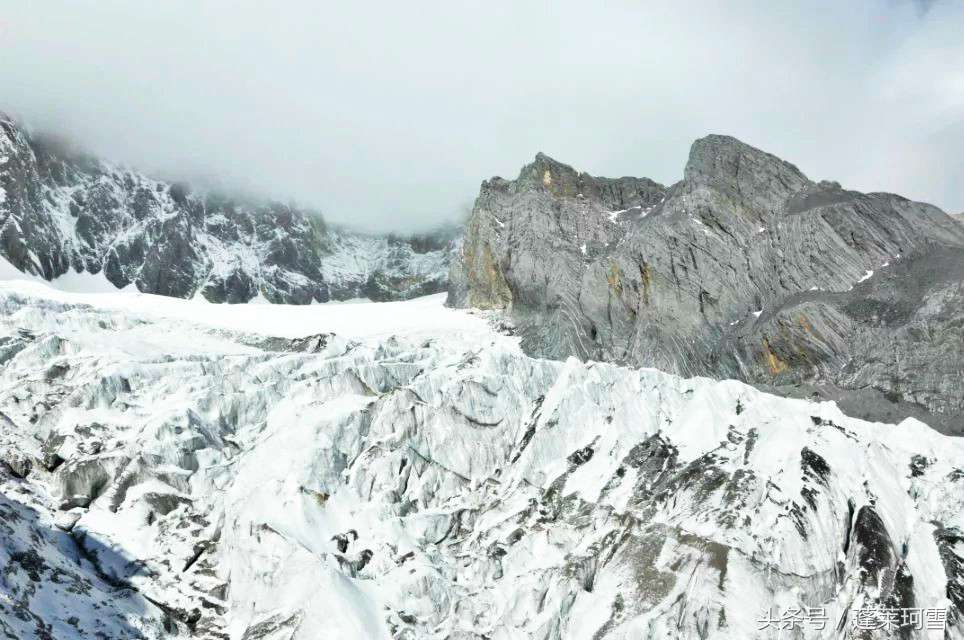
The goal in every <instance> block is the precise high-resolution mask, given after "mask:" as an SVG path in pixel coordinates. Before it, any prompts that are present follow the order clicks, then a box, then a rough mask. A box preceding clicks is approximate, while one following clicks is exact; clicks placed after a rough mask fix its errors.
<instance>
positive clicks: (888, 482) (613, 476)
mask: <svg viewBox="0 0 964 640" xmlns="http://www.w3.org/2000/svg"><path fill="white" fill-rule="evenodd" d="M497 322H498V317H497V316H493V315H487V314H484V313H481V312H476V313H470V312H466V311H458V310H451V309H446V308H444V307H443V306H442V297H440V296H430V297H427V298H419V299H416V300H412V301H408V302H398V303H384V304H325V305H312V306H302V307H286V306H282V305H233V306H227V305H215V304H209V303H205V302H200V301H188V300H177V299H171V298H163V297H159V296H149V295H144V294H134V293H75V292H62V291H56V290H52V289H50V288H49V287H46V286H45V285H43V284H40V283H24V282H4V283H0V366H2V368H0V412H2V417H0V459H3V460H5V461H6V465H0V469H2V470H0V481H2V485H0V486H2V491H0V493H2V498H0V539H2V543H3V544H2V545H0V556H3V557H2V559H3V560H5V561H6V565H5V566H7V567H8V568H7V569H6V570H5V571H4V572H2V574H0V632H5V633H6V634H7V635H8V636H10V637H17V638H21V637H22V638H28V637H38V638H43V637H55V638H58V639H59V638H74V637H76V638H83V637H94V634H95V633H97V632H100V633H102V634H103V636H104V637H110V638H126V637H129V638H133V637H147V638H167V637H175V636H176V635H177V634H180V635H181V636H183V635H186V634H190V635H192V637H199V638H232V639H236V640H237V639H244V640H255V639H262V640H263V639H272V640H282V639H284V640H296V639H307V638H311V639H315V638H319V637H324V638H406V639H416V638H418V639H421V638H439V639H441V638H478V639H481V638H490V639H493V640H495V639H499V640H507V639H516V638H519V639H522V638H547V639H551V638H627V639H628V638H700V637H703V638H734V639H737V638H739V639H741V640H745V639H747V638H772V637H778V635H777V634H776V633H775V632H774V631H772V630H763V631H758V630H757V627H758V624H757V618H758V617H759V615H760V612H761V610H762V609H764V608H767V607H772V608H774V609H783V610H785V609H787V608H789V607H791V606H809V607H822V608H825V610H826V613H827V616H828V618H829V624H828V627H827V629H826V630H822V631H818V630H814V629H810V628H803V629H800V630H798V631H797V632H796V635H787V634H784V635H782V636H779V637H798V638H827V637H837V638H845V637H851V635H850V634H851V631H852V625H853V622H854V619H855V615H856V614H855V612H856V611H857V610H858V609H860V608H863V607H866V606H870V605H875V604H882V605H884V606H887V607H896V608H908V607H920V608H940V609H941V610H947V611H948V612H949V613H948V616H949V631H948V635H947V637H949V638H961V637H962V634H964V626H962V622H961V618H960V613H959V612H960V607H961V602H960V599H959V598H960V594H961V588H962V586H964V575H962V569H961V568H962V567H964V559H962V557H964V546H962V543H961V531H962V529H964V491H962V483H964V471H962V469H961V466H962V460H964V444H962V442H961V441H960V440H958V439H954V438H950V437H947V436H942V435H940V434H938V433H936V432H935V431H933V430H931V429H929V428H928V427H926V426H925V425H923V424H921V423H919V422H916V421H914V420H906V421H904V422H903V423H901V424H899V425H885V424H875V423H868V422H863V421H860V420H855V419H851V418H848V417H847V416H844V415H842V414H841V412H840V411H839V410H838V409H837V408H836V406H834V405H833V404H831V403H811V402H806V401H802V400H789V399H783V398H777V397H774V396H770V395H767V394H764V393H761V392H759V391H757V390H755V389H753V388H751V387H748V386H746V385H743V384H741V383H737V382H734V381H723V382H717V381H713V380H709V379H704V378H693V379H684V378H679V377H676V376H672V375H667V374H663V373H660V372H658V371H655V370H648V369H638V370H634V369H629V368H624V367H618V366H614V365H609V364H601V363H592V362H590V363H580V362H578V361H576V360H569V361H566V362H555V361H547V360H539V359H533V358H530V357H527V356H525V355H524V354H523V353H522V352H521V351H520V349H519V346H518V342H517V339H516V338H514V337H512V336H509V335H504V334H502V333H500V332H498V331H496V330H494V329H493V328H492V327H493V326H494V325H495V324H496V323H497ZM28 467H29V469H28ZM18 476H26V477H25V478H20V477H18ZM4 554H5V555H4ZM14 556H15V557H14ZM71 585H74V586H71ZM838 625H839V626H838ZM44 634H47V635H44ZM927 634H928V632H927V631H920V632H918V631H913V630H908V635H906V636H904V637H911V638H923V637H928V638H940V637H944V635H943V632H938V631H932V632H930V635H927ZM867 637H896V636H893V635H891V634H884V633H883V632H881V633H878V634H877V635H868V636H867Z"/></svg>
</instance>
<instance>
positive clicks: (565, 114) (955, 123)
mask: <svg viewBox="0 0 964 640" xmlns="http://www.w3.org/2000/svg"><path fill="white" fill-rule="evenodd" d="M655 4H656V3H645V6H643V5H644V3H638V2H630V1H628V0H624V1H621V0H613V1H611V2H605V3H586V2H575V1H569V0H553V1H552V2H535V1H532V2H529V1H527V0H526V1H521V2H501V1H496V2H492V1H487V2H476V1H468V2H456V3H439V2H423V1H421V0H413V1H411V2H406V3H388V2H369V3H353V6H349V3H337V2H327V1H326V2H307V1H300V0H299V1H289V2H286V3H278V4H277V5H266V4H264V3H256V2H230V3H229V2H210V1H203V2H187V1H182V0H173V1H168V2H164V3H151V4H146V3H129V2H121V1H119V0H101V1H99V2H93V1H87V2H75V1H66V0H64V1H62V2H60V1H55V0H50V1H48V2H45V3H43V4H42V5H41V4H38V3H21V2H17V3H14V2H12V1H11V2H0V7H2V9H0V48H2V49H0V50H2V51H3V55H2V56H0V86H2V87H3V89H4V90H3V97H2V99H0V100H2V101H0V109H4V110H7V111H9V112H12V113H14V114H15V115H18V116H20V117H21V118H23V119H24V120H26V121H27V122H28V123H30V124H31V125H33V126H35V127H37V128H40V129H45V130H50V131H53V132H55V133H58V134H61V135H65V136H68V137H69V139H71V140H73V141H76V143H77V144H80V145H82V146H84V147H86V148H88V149H90V150H91V151H92V152H94V153H96V154H98V155H101V156H104V157H107V158H111V159H114V160H117V161H119V162H123V163H127V164H132V165H135V166H138V167H141V168H143V169H144V170H146V171H149V172H152V173H155V174H158V175H161V176H163V177H168V178H171V179H177V180H189V181H192V182H195V183H200V184H202V185H213V186H217V187H220V188H222V189H228V190H243V191H245V192H254V193H259V194H264V195H268V196H271V197H277V198H281V199H284V200H289V199H294V200H297V201H299V202H302V203H304V204H306V205H310V206H312V207H317V208H319V209H321V210H322V211H323V212H324V213H325V215H326V216H327V217H328V218H329V219H331V220H334V221H338V222H344V223H353V224H356V225H359V226H362V227H366V228H370V229H394V230H411V229H418V228H424V227H426V226H430V225H433V224H436V223H439V222H443V221H446V220H451V219H454V218H456V217H458V216H460V215H461V214H462V212H463V210H464V208H465V206H466V203H468V202H471V200H472V199H473V198H474V196H475V193H476V191H477V189H478V184H479V182H480V181H481V180H482V179H484V178H487V177H489V176H492V175H496V174H499V175H504V176H514V175H515V174H516V173H517V172H518V169H519V167H521V166H522V165H523V164H525V163H526V162H527V161H528V160H529V159H531V158H532V156H534V154H535V153H536V152H537V151H544V152H546V153H548V154H550V155H552V156H554V157H556V158H557V159H559V160H562V161H564V162H568V163H570V164H573V165H575V166H577V167H578V168H580V169H584V170H587V171H590V172H591V173H595V174H598V175H645V176H649V177H652V178H654V179H656V180H659V181H661V182H664V183H671V182H674V181H675V180H678V179H679V177H680V176H681V175H682V167H683V164H684V163H685V159H686V154H687V151H688V148H689V145H690V143H691V142H692V140H693V139H695V138H697V137H700V136H702V135H705V134H706V133H709V132H715V133H728V134H731V135H735V136H737V137H740V138H742V139H744V140H745V141H747V142H749V143H751V144H754V145H756V146H759V147H762V148H764V149H766V150H768V151H771V152H773V153H776V154H777V155H780V156H781V157H784V158H786V159H788V160H790V161H792V162H795V163H796V164H797V165H798V166H800V167H801V169H803V170H804V171H805V172H806V173H808V175H810V176H811V177H813V178H833V179H837V180H840V181H841V182H842V183H844V184H845V185H847V186H849V187H853V188H858V189H862V190H888V191H896V192H898V193H903V194H904V195H907V196H909V197H913V198H917V199H922V200H927V201H931V202H934V203H935V204H938V205H940V206H942V207H944V208H946V209H949V210H954V211H956V210H964V181H962V180H961V179H960V176H961V175H964V67H962V65H961V64H960V61H961V60H964V44H962V43H961V39H960V33H962V32H964V6H962V5H961V3H958V2H952V1H941V0H936V1H931V2H919V1H918V2H914V1H908V2H900V1H898V0H878V1H873V2H872V1H869V0H868V1H865V2H829V1H827V2H824V1H814V2H808V3H773V2H765V1H762V0H761V1H751V0H742V1H740V0H738V1H737V2H732V3H725V4H726V8H725V9H724V8H722V7H721V6H720V5H722V4H724V3H717V2H690V3H676V4H679V5H685V8H679V7H676V8H669V7H668V6H664V7H654V6H651V5H655ZM804 5H806V6H804Z"/></svg>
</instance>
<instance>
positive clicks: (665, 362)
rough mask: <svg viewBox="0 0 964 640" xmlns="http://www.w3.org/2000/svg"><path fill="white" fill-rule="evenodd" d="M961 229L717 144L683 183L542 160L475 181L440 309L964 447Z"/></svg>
mask: <svg viewBox="0 0 964 640" xmlns="http://www.w3.org/2000/svg"><path fill="white" fill-rule="evenodd" d="M962 249H964V227H961V225H959V224H958V223H956V222H955V221H954V220H952V219H951V218H950V217H949V216H947V215H946V214H945V213H943V212H942V211H940V210H939V209H937V208H936V207H933V206H931V205H927V204H922V203H917V202H911V201H909V200H907V199H905V198H901V197H899V196H896V195H891V194H883V193H871V194H862V193H858V192H855V191H849V190H846V189H844V188H842V187H841V186H840V185H839V184H837V183H833V182H820V183H815V182H813V181H811V180H809V179H807V177H806V176H804V175H803V174H802V173H801V172H800V171H799V170H798V169H797V168H796V167H795V166H793V165H791V164H789V163H787V162H784V161H782V160H780V159H778V158H776V157H774V156H772V155H770V154H767V153H764V152H762V151H760V150H758V149H755V148H753V147H750V146H749V145H746V144H744V143H742V142H739V141H738V140H735V139H733V138H730V137H725V136H717V135H713V136H708V137H706V138H703V139H700V140H698V141H696V143H694V145H693V147H692V150H691V152H690V157H689V161H688V162H687V165H686V168H685V171H684V178H683V180H682V181H681V182H679V183H677V184H675V185H673V186H672V187H669V188H664V187H661V186H660V185H657V184H655V183H653V182H651V181H648V180H645V179H643V180H638V179H632V178H622V179H620V180H607V179H602V178H591V177H589V176H586V175H585V174H579V173H577V172H575V171H574V170H573V169H571V168H569V167H567V166H565V165H562V164H559V163H556V162H555V161H552V160H550V159H548V158H546V157H545V156H541V155H540V156H537V157H536V160H535V162H533V163H532V164H530V165H528V166H526V167H525V168H524V169H523V170H522V173H521V174H520V176H519V178H518V179H517V180H515V181H505V180H502V179H500V178H495V179H493V180H490V181H488V182H486V183H484V184H483V186H482V190H481V193H480V195H479V198H478V200H477V201H476V205H475V208H474V210H473V213H472V216H471V219H470V221H469V223H468V232H467V236H466V238H465V242H464V245H463V249H462V252H461V255H460V259H459V260H458V261H457V262H456V264H454V265H453V267H452V275H451V283H452V284H451V288H450V293H449V303H450V304H451V305H453V306H475V307H482V308H505V309H507V310H509V313H510V315H511V317H512V319H513V321H514V322H515V323H516V325H517V330H518V331H519V332H520V334H521V336H522V340H523V346H524V348H525V349H526V350H527V351H528V352H529V353H532V354H537V355H540V356H546V357H551V358H562V357H566V356H570V355H573V356H577V357H579V358H582V359H594V360H605V361H612V362H617V363H625V364H631V365H635V366H652V367H656V368H659V369H662V370H665V371H670V372H674V373H678V374H682V375H709V376H713V377H717V378H737V379H740V380H743V381H747V382H750V383H752V384H756V385H758V386H762V387H767V388H770V389H771V390H777V391H780V392H782V393H785V394H789V395H805V396H810V395H818V396H821V397H827V398H832V399H835V400H837V401H838V402H840V403H841V405H842V406H843V407H844V408H845V409H846V410H848V411H850V412H852V413H854V414H856V415H859V416H862V417H868V418H872V419H887V420H897V419H900V418H902V417H906V416H908V415H913V416H916V417H919V418H921V419H924V420H925V421H927V422H929V423H930V424H932V425H934V426H936V427H938V428H941V429H945V430H949V431H953V432H958V433H960V432H964V424H962V421H961V416H962V411H964V394H962V391H964V375H962V371H961V369H960V366H959V363H960V362H961V360H962V358H964V340H962V337H964V335H962V332H961V328H960V327H961V321H962V319H964V316H962V311H964V300H962V283H964V252H962Z"/></svg>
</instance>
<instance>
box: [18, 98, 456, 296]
mask: <svg viewBox="0 0 964 640" xmlns="http://www.w3.org/2000/svg"><path fill="white" fill-rule="evenodd" d="M453 238H454V233H453V232H452V231H451V230H447V229H446V230H441V231H439V232H437V233H430V234H425V235H421V236H415V237H400V236H392V237H372V236H364V235H361V234H355V233H352V232H351V231H345V230H340V231H337V232H336V231H333V230H331V229H329V228H328V227H327V226H326V225H325V223H324V220H323V219H322V217H321V215H320V214H318V213H317V212H313V211H308V210H302V209H298V208H296V207H293V206H288V205H282V204H279V203H250V202H245V201H239V200H234V199H231V198H226V197H223V196H218V195H195V194H192V193H191V192H190V191H189V189H188V188H187V187H185V186H184V185H179V184H170V183H166V182H162V181H158V180H154V179H151V178H148V177H146V176H144V175H141V174H139V173H137V172H134V171H130V170H128V169H123V168H119V167H115V166H111V165H109V164H106V163H103V162H100V161H97V160H95V159H92V158H89V157H83V156H79V155H78V154H76V153H74V152H71V151H68V150H66V149H65V148H63V145H58V144H56V143H52V142H50V141H47V140H44V139H38V138H35V137H32V136H31V135H29V134H28V133H27V132H26V131H24V130H23V129H22V128H20V127H18V126H17V125H16V124H15V123H14V122H13V121H11V120H10V119H9V118H7V117H6V116H3V115H2V114H0V257H3V258H5V259H6V260H8V261H9V262H11V263H12V264H13V265H14V266H15V267H17V268H18V269H20V270H21V271H24V272H26V273H31V274H36V275H39V276H42V277H44V278H45V279H47V280H51V279H54V278H57V277H58V276H61V275H63V274H65V273H67V272H68V271H74V272H78V273H79V272H88V273H93V274H98V273H103V274H104V276H105V277H106V278H107V279H108V280H109V281H110V282H111V283H112V284H114V285H115V286H117V287H126V286H128V285H134V286H136V287H137V289H138V290H139V291H142V292H145V293H156V294H161V295H167V296H175V297H180V298H187V297H193V296H196V295H201V296H203V297H204V298H206V299H207V300H209V301H212V302H228V303H237V302H247V301H249V300H251V299H252V298H255V297H258V296H261V297H263V298H264V299H266V300H268V301H270V302H283V303H291V304H307V303H310V302H325V301H327V300H329V299H345V298H352V297H365V296H372V297H374V298H375V299H379V300H394V299H404V298H409V297H413V296H416V295H423V294H425V293H435V292H437V291H443V290H444V289H445V286H446V281H447V272H448V263H449V257H450V255H451V254H452V252H453V250H454V249H453V246H454V245H453V244H452V241H453ZM346 247H347V248H348V249H352V248H355V249H358V250H363V251H364V252H363V253H361V254H359V255H355V256H352V255H348V256H346V255H345V251H346Z"/></svg>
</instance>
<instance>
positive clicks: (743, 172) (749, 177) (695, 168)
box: [683, 134, 811, 212]
mask: <svg viewBox="0 0 964 640" xmlns="http://www.w3.org/2000/svg"><path fill="white" fill-rule="evenodd" d="M683 178H684V182H685V183H686V184H687V185H688V186H689V187H690V188H699V187H704V186H706V187H711V188H715V189H718V190H723V191H727V192H731V193H733V194H734V195H736V196H737V197H738V198H740V199H741V200H743V201H745V203H746V204H747V205H750V206H752V207H754V208H755V209H758V210H762V211H763V212H769V211H770V210H772V209H773V208H774V207H776V206H778V205H779V204H781V203H782V202H783V201H785V200H786V199H787V198H788V197H789V196H791V195H792V194H794V193H796V192H798V191H800V190H801V189H803V188H805V187H807V186H808V185H810V184H811V182H810V180H809V179H808V178H807V176H805V175H804V174H803V172H801V171H800V170H799V169H798V168H797V167H796V166H795V165H793V164H791V163H789V162H787V161H785V160H781V159H780V158H778V157H777V156H775V155H773V154H771V153H767V152H765V151H761V150H760V149H757V148H756V147H752V146H750V145H748V144H746V143H745V142H741V141H739V140H737V139H736V138H734V137H732V136H724V135H718V134H711V135H708V136H706V137H703V138H700V139H699V140H697V141H696V142H694V143H693V146H692V147H691V148H690V155H689V159H688V160H687V162H686V168H685V169H684V170H683Z"/></svg>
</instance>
